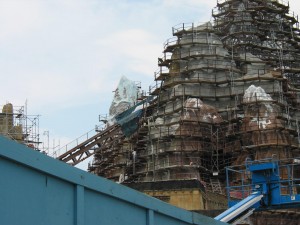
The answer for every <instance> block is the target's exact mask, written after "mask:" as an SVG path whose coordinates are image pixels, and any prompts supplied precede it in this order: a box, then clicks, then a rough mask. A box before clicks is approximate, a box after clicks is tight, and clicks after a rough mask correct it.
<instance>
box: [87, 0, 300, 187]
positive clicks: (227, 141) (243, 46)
mask: <svg viewBox="0 0 300 225" xmlns="http://www.w3.org/2000/svg"><path fill="white" fill-rule="evenodd" d="M212 16H213V18H214V23H211V22H207V23H202V24H194V23H190V24H178V25H176V26H174V27H173V29H172V34H173V37H172V38H171V39H168V40H167V41H166V42H165V43H164V49H163V54H162V56H161V57H159V58H158V66H159V68H158V70H157V71H156V72H155V73H154V81H155V83H154V85H151V86H150V87H149V94H150V95H151V96H153V101H152V102H151V104H146V105H143V111H144V113H143V116H142V117H141V118H140V120H139V124H138V129H137V130H136V132H135V133H134V134H133V135H131V136H130V137H124V136H116V137H114V138H112V139H111V141H108V142H107V143H106V144H105V145H104V146H103V147H100V148H99V149H98V150H97V151H96V153H95V159H94V164H93V165H92V166H91V167H90V171H92V172H94V173H96V174H98V175H101V176H105V177H107V178H109V179H112V180H115V181H117V182H149V181H150V182H158V181H165V180H191V179H197V180H200V181H201V182H203V183H205V184H206V185H205V186H206V187H207V189H208V190H211V191H213V192H218V193H224V190H223V186H224V177H225V176H224V172H225V171H224V168H225V167H226V166H229V165H239V164H242V163H243V162H244V161H245V159H246V158H251V159H253V160H259V159H261V158H266V157H272V156H274V155H276V156H277V158H278V159H287V158H293V157H299V155H300V152H299V137H300V134H299V130H300V129H299V119H300V118H299V117H300V113H299V109H300V107H299V106H300V105H299V103H300V93H299V91H300V89H299V86H300V79H299V77H300V76H299V74H300V45H299V44H300V36H299V35H300V29H299V22H298V17H297V16H296V15H295V14H294V13H290V11H289V5H288V3H287V2H285V1H277V0H268V1H265V0H264V1H262V0H246V1H240V0H218V2H217V6H216V8H214V9H213V11H212Z"/></svg>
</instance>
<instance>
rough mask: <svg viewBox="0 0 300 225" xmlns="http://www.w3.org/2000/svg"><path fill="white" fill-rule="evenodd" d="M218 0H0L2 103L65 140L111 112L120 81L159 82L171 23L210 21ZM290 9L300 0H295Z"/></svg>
mask: <svg viewBox="0 0 300 225" xmlns="http://www.w3.org/2000/svg"><path fill="white" fill-rule="evenodd" d="M215 5H216V0H211V1H210V0H0V72H1V76H0V90H1V98H0V99H1V102H0V105H4V104H5V103H6V102H11V103H12V104H14V105H24V104H25V101H26V100H27V103H28V113H29V114H35V115H37V114H38V115H41V117H40V133H41V137H42V138H43V135H42V133H43V131H44V130H48V131H49V133H50V141H51V142H53V139H54V140H55V141H56V143H58V142H60V144H61V145H63V144H66V143H67V142H69V141H72V140H73V139H75V138H76V137H78V136H80V135H82V134H84V133H85V132H87V131H89V130H91V129H93V128H94V126H95V125H96V124H98V115H99V114H107V113H108V109H109V106H110V103H111V100H112V97H113V92H112V91H113V90H114V89H115V88H116V86H117V84H118V81H119V79H120V78H121V76H122V75H125V76H126V77H128V78H129V79H131V80H134V81H141V82H142V88H143V89H144V90H148V87H149V85H151V84H152V83H153V82H154V76H153V73H154V71H156V70H157V68H158V67H157V57H159V56H161V54H162V51H163V43H164V42H165V41H166V40H167V39H168V38H171V37H172V26H174V25H177V24H179V23H183V22H184V23H191V22H196V23H201V22H206V21H209V20H211V10H212V8H213V7H214V6H215ZM290 5H291V7H292V10H294V11H297V10H298V9H299V7H300V4H299V3H297V1H296V0H292V1H290Z"/></svg>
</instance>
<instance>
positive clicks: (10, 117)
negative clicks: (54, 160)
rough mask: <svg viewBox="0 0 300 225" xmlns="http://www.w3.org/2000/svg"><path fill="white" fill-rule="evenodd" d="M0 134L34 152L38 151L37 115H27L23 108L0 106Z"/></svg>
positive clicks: (24, 107)
mask: <svg viewBox="0 0 300 225" xmlns="http://www.w3.org/2000/svg"><path fill="white" fill-rule="evenodd" d="M0 107H1V108H2V112H1V113H0V134H1V135H3V136H6V137H8V138H10V139H13V140H16V141H18V142H20V143H22V144H25V145H27V146H28V147H31V148H33V149H35V150H38V149H39V144H40V138H39V115H28V114H27V104H25V106H13V105H12V104H11V103H7V104H5V105H4V106H0Z"/></svg>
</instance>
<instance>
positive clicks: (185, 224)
mask: <svg viewBox="0 0 300 225" xmlns="http://www.w3.org/2000/svg"><path fill="white" fill-rule="evenodd" d="M0 224H1V225H133V224H137V225H190V224H197V225H222V224H225V223H223V222H220V221H216V220H214V219H212V218H209V217H206V216H202V215H200V214H197V213H193V212H188V211H186V210H183V209H179V208H177V207H174V206H171V205H169V204H167V203H164V202H162V201H160V200H158V199H155V198H152V197H149V196H147V195H145V194H142V193H140V192H137V191H134V190H132V189H130V188H127V187H125V186H122V185H119V184H116V183H114V182H111V181H109V180H106V179H104V178H101V177H97V176H95V175H92V174H89V173H86V172H84V171H82V170H79V169H77V168H74V167H72V166H69V165H67V164H66V163H63V162H60V161H58V160H55V159H53V158H50V157H48V156H46V155H43V154H41V153H39V152H36V151H33V150H32V149H29V148H27V147H25V146H23V145H21V144H18V143H16V142H13V141H10V140H8V139H6V138H3V137H0Z"/></svg>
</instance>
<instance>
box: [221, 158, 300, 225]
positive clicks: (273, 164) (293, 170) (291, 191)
mask: <svg viewBox="0 0 300 225" xmlns="http://www.w3.org/2000/svg"><path fill="white" fill-rule="evenodd" d="M226 177H227V196H228V204H229V206H231V208H229V209H228V210H226V211H225V212H223V213H222V214H220V215H219V216H217V217H215V219H216V220H219V221H223V222H227V223H230V224H237V223H239V221H242V220H244V219H246V218H247V217H249V216H250V215H251V214H252V213H253V211H255V210H269V209H284V208H289V207H299V206H300V160H298V159H293V160H289V161H288V160H287V161H286V162H280V161H278V160H274V159H268V160H264V161H246V164H245V166H244V168H235V167H229V168H227V169H226ZM241 199H243V200H241Z"/></svg>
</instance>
